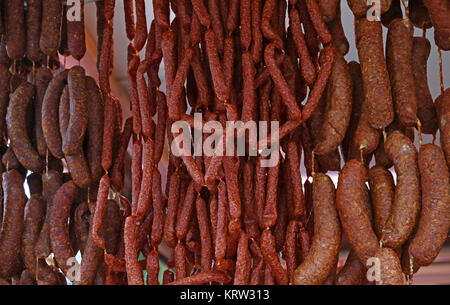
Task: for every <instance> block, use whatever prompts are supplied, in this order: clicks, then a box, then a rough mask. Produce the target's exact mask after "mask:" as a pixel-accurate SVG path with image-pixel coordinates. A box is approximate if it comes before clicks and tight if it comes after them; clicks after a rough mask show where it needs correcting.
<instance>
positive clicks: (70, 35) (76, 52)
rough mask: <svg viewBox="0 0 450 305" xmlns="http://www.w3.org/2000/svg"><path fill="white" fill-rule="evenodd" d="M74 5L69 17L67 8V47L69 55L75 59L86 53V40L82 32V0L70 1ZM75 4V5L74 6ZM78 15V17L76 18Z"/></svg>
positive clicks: (79, 58)
mask: <svg viewBox="0 0 450 305" xmlns="http://www.w3.org/2000/svg"><path fill="white" fill-rule="evenodd" d="M71 3H72V4H73V5H74V6H73V7H72V8H73V10H72V12H73V14H72V15H71V16H70V17H71V18H69V16H68V14H69V12H70V8H67V16H63V18H66V19H67V47H68V49H69V52H70V55H72V57H73V58H75V59H76V60H78V61H79V60H81V59H82V58H83V56H84V54H85V53H86V41H85V34H84V31H85V30H84V0H79V1H71ZM75 6H76V7H75ZM77 11H78V13H77ZM76 17H78V18H79V19H76Z"/></svg>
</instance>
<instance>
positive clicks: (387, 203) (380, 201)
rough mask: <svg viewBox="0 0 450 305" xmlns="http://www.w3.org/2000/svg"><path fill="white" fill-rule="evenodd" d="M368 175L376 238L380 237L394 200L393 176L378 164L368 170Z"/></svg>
mask: <svg viewBox="0 0 450 305" xmlns="http://www.w3.org/2000/svg"><path fill="white" fill-rule="evenodd" d="M368 177H369V185H370V195H371V198H372V205H373V213H374V229H375V233H376V234H377V236H378V238H381V236H382V235H383V230H384V227H385V226H386V222H387V220H388V218H389V216H390V213H391V208H392V203H393V202H394V191H395V185H394V178H393V177H392V174H391V172H390V171H388V170H387V169H385V168H384V167H382V166H380V165H376V166H374V167H372V168H371V169H370V170H369V172H368Z"/></svg>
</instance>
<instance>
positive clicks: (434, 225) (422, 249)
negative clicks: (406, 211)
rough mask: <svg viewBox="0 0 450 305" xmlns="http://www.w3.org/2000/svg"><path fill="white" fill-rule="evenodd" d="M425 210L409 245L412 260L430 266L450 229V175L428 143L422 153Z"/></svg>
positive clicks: (437, 152) (442, 157) (439, 155)
mask: <svg viewBox="0 0 450 305" xmlns="http://www.w3.org/2000/svg"><path fill="white" fill-rule="evenodd" d="M418 162H419V170H420V182H421V187H422V210H421V212H420V218H419V223H418V227H417V232H416V234H415V236H414V237H413V239H412V241H411V244H410V246H409V253H410V254H411V255H412V257H413V261H414V262H415V263H418V264H419V265H421V266H427V265H429V264H431V263H432V262H433V261H434V259H435V258H436V256H437V255H438V254H439V251H440V250H441V248H442V246H443V245H444V243H445V241H446V240H447V233H448V230H449V226H450V208H449V207H450V201H449V190H450V189H449V186H450V184H449V174H448V169H447V167H446V162H445V158H444V154H443V153H442V150H441V149H440V148H439V146H436V145H433V144H426V145H424V146H422V147H421V148H420V152H419V161H418Z"/></svg>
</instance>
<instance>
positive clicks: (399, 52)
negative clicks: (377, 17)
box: [386, 19, 417, 127]
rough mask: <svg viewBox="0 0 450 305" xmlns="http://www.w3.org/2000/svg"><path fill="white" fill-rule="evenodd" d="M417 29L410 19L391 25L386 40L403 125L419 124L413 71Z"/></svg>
mask: <svg viewBox="0 0 450 305" xmlns="http://www.w3.org/2000/svg"><path fill="white" fill-rule="evenodd" d="M413 32H414V27H413V26H412V24H411V21H409V19H396V20H394V21H392V22H391V23H390V24H389V30H388V34H387V39H386V63H387V68H388V71H389V78H390V80H391V88H392V100H393V101H394V106H395V113H396V115H397V117H398V119H399V120H400V123H401V124H402V125H403V126H406V127H410V126H415V125H416V123H417V97H416V90H415V85H414V74H413V69H412V50H413Z"/></svg>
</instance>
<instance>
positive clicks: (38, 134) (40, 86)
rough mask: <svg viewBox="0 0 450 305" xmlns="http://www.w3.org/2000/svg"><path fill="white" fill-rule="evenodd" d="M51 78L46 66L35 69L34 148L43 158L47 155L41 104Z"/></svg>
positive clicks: (51, 75)
mask: <svg viewBox="0 0 450 305" xmlns="http://www.w3.org/2000/svg"><path fill="white" fill-rule="evenodd" d="M52 78H53V74H52V71H51V70H50V69H49V68H47V67H39V68H38V69H37V70H36V95H35V99H34V124H35V127H34V132H35V133H34V136H35V139H36V148H37V151H38V153H39V155H40V156H41V157H42V158H45V157H46V155H47V150H48V148H47V143H46V142H45V138H44V133H43V130H42V106H43V102H44V96H45V92H46V91H47V87H48V85H49V83H50V81H51V80H52Z"/></svg>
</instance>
